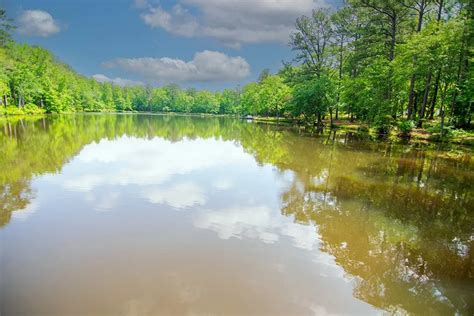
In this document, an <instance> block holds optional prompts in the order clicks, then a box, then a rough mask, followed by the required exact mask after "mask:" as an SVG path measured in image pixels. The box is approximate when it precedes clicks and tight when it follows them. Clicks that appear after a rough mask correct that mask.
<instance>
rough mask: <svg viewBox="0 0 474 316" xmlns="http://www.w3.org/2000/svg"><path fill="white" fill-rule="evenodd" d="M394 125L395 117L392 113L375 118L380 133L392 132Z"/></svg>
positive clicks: (376, 127)
mask: <svg viewBox="0 0 474 316" xmlns="http://www.w3.org/2000/svg"><path fill="white" fill-rule="evenodd" d="M392 125H393V118H392V117H391V116H390V115H384V116H380V117H378V118H377V119H376V120H375V129H376V131H377V133H378V134H379V135H387V134H388V133H390V130H391V129H392Z"/></svg>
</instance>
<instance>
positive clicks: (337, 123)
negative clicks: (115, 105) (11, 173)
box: [0, 111, 474, 147]
mask: <svg viewBox="0 0 474 316" xmlns="http://www.w3.org/2000/svg"><path fill="white" fill-rule="evenodd" d="M98 114H101V115H157V116H183V117H209V118H212V117H215V118H233V119H239V120H243V121H250V122H254V123H257V124H269V125H283V126H288V127H295V128H303V129H304V130H307V132H309V133H311V134H314V131H316V130H317V128H316V127H315V126H313V125H311V124H308V123H305V122H302V121H300V120H298V119H295V118H282V117H266V116H254V117H252V118H251V119H246V118H245V117H242V116H241V115H237V114H235V115H234V114H213V113H180V112H144V111H143V112H142V111H127V112H108V111H104V112H93V111H91V112H63V113H33V114H26V113H25V114H16V113H15V114H7V113H4V114H3V115H0V121H2V120H7V121H8V120H12V119H13V121H17V120H21V119H39V118H43V117H48V116H55V115H98ZM433 122H435V121H433ZM323 123H324V126H323V127H322V130H323V132H322V134H326V133H327V131H333V130H336V131H337V130H341V131H345V132H352V133H357V134H360V135H361V136H368V137H370V138H372V140H374V141H382V142H394V141H395V142H406V143H407V144H409V143H434V144H436V143H438V144H442V143H445V144H454V145H462V146H468V147H474V130H468V131H465V134H466V135H460V136H451V137H447V138H445V139H443V140H441V139H439V138H436V135H437V134H436V133H430V132H429V131H428V129H427V128H422V129H418V128H414V129H413V131H412V132H411V133H410V136H409V137H406V136H401V135H400V133H398V132H397V128H396V127H394V128H392V130H391V131H390V133H389V134H387V135H383V136H379V135H378V133H377V132H376V131H375V129H374V128H373V127H370V126H369V125H367V124H366V123H362V122H357V121H353V122H351V121H350V120H345V119H339V120H334V122H333V127H332V128H330V127H329V124H330V121H329V120H323ZM316 134H318V133H316ZM319 134H321V133H319Z"/></svg>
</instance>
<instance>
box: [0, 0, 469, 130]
mask: <svg viewBox="0 0 474 316" xmlns="http://www.w3.org/2000/svg"><path fill="white" fill-rule="evenodd" d="M473 16H474V4H473V3H472V2H470V1H468V0H462V1H461V0H458V1H452V0H436V1H435V0H398V1H395V0H354V1H346V4H345V6H343V7H342V8H340V9H339V10H337V11H335V12H332V11H329V10H325V9H318V10H314V11H313V12H312V15H310V16H302V17H300V18H298V19H297V21H296V23H295V31H294V32H293V34H292V36H291V39H290V46H291V48H292V49H293V50H294V51H295V53H296V58H295V60H293V61H292V63H288V64H285V65H284V67H283V68H282V69H281V70H280V71H279V72H278V73H277V74H271V73H270V72H269V71H267V70H264V71H262V73H261V75H260V77H259V79H258V81H257V82H252V83H249V84H247V85H245V86H244V87H243V88H241V89H240V88H239V89H226V90H224V91H222V92H211V91H207V90H196V89H181V88H179V87H178V86H177V85H168V86H165V87H147V86H126V87H121V86H118V85H113V84H111V83H99V82H97V81H95V80H94V79H91V78H87V77H84V76H81V75H79V74H77V73H76V72H74V71H73V70H72V69H71V68H70V67H68V66H67V65H65V64H63V63H61V62H59V61H58V60H57V59H56V58H55V57H54V56H53V55H52V54H51V53H50V52H48V51H47V50H45V49H43V48H40V47H32V46H29V45H22V44H18V43H15V42H14V41H12V40H11V38H10V35H9V32H10V30H11V28H12V25H13V22H11V21H10V20H8V18H7V15H6V12H5V11H4V10H1V9H0V25H1V26H0V95H1V101H0V102H1V103H2V105H4V106H2V107H0V108H2V110H1V111H3V112H5V113H12V114H14V113H25V112H26V113H34V112H42V111H45V112H83V111H152V112H182V113H212V114H236V115H246V114H251V115H264V116H284V117H292V118H300V119H302V120H306V121H309V122H314V123H317V124H323V119H330V122H331V124H332V122H333V119H340V118H341V117H342V116H344V117H345V118H348V119H351V120H359V121H363V122H368V123H369V124H373V125H375V126H378V128H379V130H380V131H381V132H386V131H387V130H388V129H390V127H391V126H393V125H395V124H396V123H397V124H399V128H401V129H402V130H403V129H405V130H406V131H409V130H410V129H411V128H412V127H413V126H414V125H418V127H422V125H423V122H424V121H426V120H437V121H439V123H440V124H441V127H442V126H443V125H448V124H450V125H453V126H456V127H464V128H466V127H469V126H470V124H471V120H472V112H473V111H472V110H473V100H474V97H473V95H474V87H473V86H474V79H473V71H472V61H473V38H474V31H473V29H474V22H473Z"/></svg>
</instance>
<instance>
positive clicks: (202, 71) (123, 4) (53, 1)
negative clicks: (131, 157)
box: [0, 0, 327, 90]
mask: <svg viewBox="0 0 474 316" xmlns="http://www.w3.org/2000/svg"><path fill="white" fill-rule="evenodd" d="M0 4H1V5H2V6H3V7H5V8H6V9H7V12H8V14H9V16H10V17H12V18H14V19H15V23H16V24H17V26H18V29H17V31H16V32H15V34H14V37H15V39H16V40H17V41H19V42H26V43H29V44H36V45H40V46H43V47H45V48H47V49H49V50H51V51H52V52H53V53H54V54H55V55H56V56H57V57H58V58H59V59H60V60H61V61H63V62H65V63H67V64H69V65H71V66H72V67H73V68H74V69H75V70H76V71H78V72H79V73H81V74H83V75H86V76H94V75H95V76H96V77H95V78H96V79H97V80H99V81H104V80H114V81H115V82H116V83H119V84H130V83H134V82H142V83H145V84H151V85H163V84H167V83H171V82H173V83H177V84H179V85H181V86H184V87H196V88H209V89H212V90H216V89H222V88H225V87H235V86H237V85H243V84H245V83H247V82H249V81H251V80H255V79H256V78H257V77H258V74H259V73H260V71H261V70H262V69H264V68H269V69H270V70H272V71H276V70H277V69H278V68H280V67H281V61H282V60H285V61H290V60H291V59H292V58H293V53H292V52H291V50H290V49H289V48H288V45H287V42H288V34H289V32H291V30H292V25H293V23H294V20H295V18H296V17H298V16H300V15H302V14H309V13H310V12H311V9H312V8H318V7H322V6H325V5H327V3H325V1H324V0H176V1H170V0H166V1H165V0H161V1H158V0H0Z"/></svg>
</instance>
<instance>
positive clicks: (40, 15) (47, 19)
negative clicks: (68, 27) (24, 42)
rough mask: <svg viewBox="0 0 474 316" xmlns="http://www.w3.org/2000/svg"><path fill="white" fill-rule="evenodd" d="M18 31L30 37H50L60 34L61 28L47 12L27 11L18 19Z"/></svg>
mask: <svg viewBox="0 0 474 316" xmlns="http://www.w3.org/2000/svg"><path fill="white" fill-rule="evenodd" d="M18 25H19V27H18V31H19V32H20V33H21V34H25V35H30V36H42V37H48V36H50V35H53V34H56V33H58V32H59V31H60V30H61V28H60V27H59V25H58V23H57V22H56V21H55V20H54V18H53V17H52V16H51V14H49V13H48V12H46V11H41V10H26V11H23V12H22V13H21V15H20V17H19V18H18Z"/></svg>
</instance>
